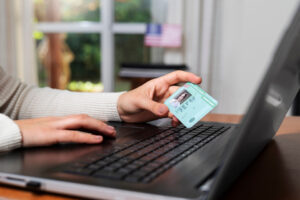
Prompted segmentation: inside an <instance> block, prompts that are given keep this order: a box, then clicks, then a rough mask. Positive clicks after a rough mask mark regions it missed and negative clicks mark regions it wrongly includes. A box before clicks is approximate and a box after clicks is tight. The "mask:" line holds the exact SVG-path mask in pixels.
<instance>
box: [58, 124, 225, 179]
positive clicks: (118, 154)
mask: <svg viewBox="0 0 300 200" xmlns="http://www.w3.org/2000/svg"><path fill="white" fill-rule="evenodd" d="M229 128H230V126H222V124H220V125H216V124H213V125H212V124H209V123H207V124H206V123H203V122H202V123H200V124H198V126H197V125H196V126H194V127H193V128H191V129H186V128H184V127H183V126H182V125H181V126H179V127H176V128H174V127H166V128H160V130H161V131H160V132H159V133H157V134H156V135H154V136H152V137H149V138H146V139H143V140H141V141H135V142H133V143H129V144H126V145H123V146H121V147H118V148H114V149H113V150H112V151H110V152H107V153H102V154H95V155H94V154H93V155H91V156H87V157H86V158H85V159H84V160H83V161H79V162H75V163H70V164H69V165H68V166H67V167H66V168H65V169H64V170H63V171H64V172H67V173H71V174H79V175H84V176H92V177H95V178H107V179H113V180H122V181H128V182H141V183H148V182H151V181H152V180H153V179H155V178H156V177H158V176H159V175H160V174H162V173H163V172H164V171H166V170H168V169H169V168H170V167H172V166H174V165H176V164H177V163H178V162H180V161H182V160H183V159H184V158H186V157H188V156H189V155H190V154H192V153H193V152H195V151H197V150H198V149H200V148H201V147H203V146H204V145H206V144H207V143H209V142H210V141H212V140H213V139H215V138H216V137H217V136H219V135H221V134H222V133H224V132H225V131H226V130H228V129H229Z"/></svg>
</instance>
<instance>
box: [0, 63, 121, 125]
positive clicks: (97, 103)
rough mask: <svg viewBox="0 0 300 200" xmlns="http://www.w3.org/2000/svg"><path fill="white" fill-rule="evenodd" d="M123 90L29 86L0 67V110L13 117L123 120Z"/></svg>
mask: <svg viewBox="0 0 300 200" xmlns="http://www.w3.org/2000/svg"><path fill="white" fill-rule="evenodd" d="M121 94H122V93H80V92H70V91H66V90H56V89H50V88H37V87H33V86H28V85H26V84H24V83H21V82H20V81H19V80H17V79H15V78H13V77H11V76H9V75H7V74H6V73H5V72H4V70H3V69H2V68H1V67H0V113H3V114H5V115H7V116H9V117H10V118H12V119H28V118H37V117H46V116H63V115H70V114H87V115H89V116H91V117H94V118H96V119H99V120H103V121H109V120H111V121H120V120H121V119H120V117H119V114H118V111H117V101H118V98H119V96H120V95H121Z"/></svg>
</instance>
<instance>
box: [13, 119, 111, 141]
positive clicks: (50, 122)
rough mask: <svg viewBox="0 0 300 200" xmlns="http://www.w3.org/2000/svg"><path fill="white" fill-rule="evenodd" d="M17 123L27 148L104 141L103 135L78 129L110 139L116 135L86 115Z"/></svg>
mask: <svg viewBox="0 0 300 200" xmlns="http://www.w3.org/2000/svg"><path fill="white" fill-rule="evenodd" d="M15 123H16V124H17V125H18V126H19V128H20V130H21V134H22V145H23V146H26V147H28V146H41V145H52V144H55V143H59V142H76V143H89V144H94V143H101V142H102V141H103V137H102V136H101V135H93V134H89V133H86V132H81V131H78V129H86V130H93V131H97V132H99V133H100V134H103V135H106V136H110V137H115V135H116V131H115V129H114V128H113V127H112V126H108V125H107V124H105V123H104V122H102V121H99V120H97V119H94V118H92V117H89V116H88V115H84V114H80V115H70V116H65V117H45V118H37V119H25V120H16V121H15ZM76 129H77V130H76Z"/></svg>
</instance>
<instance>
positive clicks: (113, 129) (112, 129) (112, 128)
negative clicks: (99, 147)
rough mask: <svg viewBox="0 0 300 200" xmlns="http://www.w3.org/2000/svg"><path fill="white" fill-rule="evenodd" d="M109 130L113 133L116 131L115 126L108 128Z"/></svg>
mask: <svg viewBox="0 0 300 200" xmlns="http://www.w3.org/2000/svg"><path fill="white" fill-rule="evenodd" d="M107 129H108V130H110V131H111V132H113V131H116V130H115V128H114V127H113V126H107Z"/></svg>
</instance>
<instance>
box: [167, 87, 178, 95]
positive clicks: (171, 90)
mask: <svg viewBox="0 0 300 200" xmlns="http://www.w3.org/2000/svg"><path fill="white" fill-rule="evenodd" d="M179 88H180V87H178V86H171V87H169V93H170V94H173V93H174V92H176V91H177V90H178V89H179Z"/></svg>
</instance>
